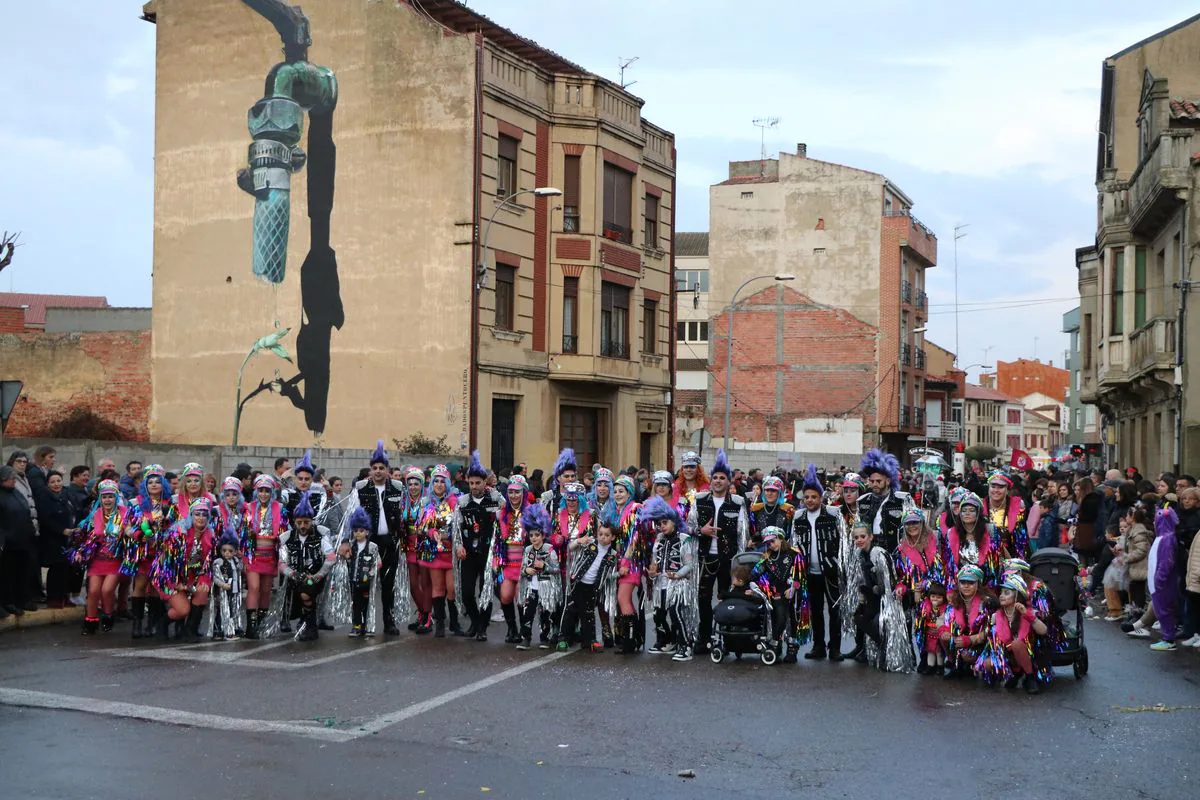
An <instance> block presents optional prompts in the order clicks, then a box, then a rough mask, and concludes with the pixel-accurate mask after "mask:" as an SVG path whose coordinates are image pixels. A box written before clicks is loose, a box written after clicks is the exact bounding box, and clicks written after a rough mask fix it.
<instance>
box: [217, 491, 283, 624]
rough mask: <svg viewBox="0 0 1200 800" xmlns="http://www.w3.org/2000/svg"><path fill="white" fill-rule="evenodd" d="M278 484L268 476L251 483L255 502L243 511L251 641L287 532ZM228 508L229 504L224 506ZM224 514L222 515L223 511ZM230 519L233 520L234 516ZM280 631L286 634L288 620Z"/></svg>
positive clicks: (268, 597)
mask: <svg viewBox="0 0 1200 800" xmlns="http://www.w3.org/2000/svg"><path fill="white" fill-rule="evenodd" d="M276 488H277V484H276V483H275V479H274V478H273V477H272V476H270V475H259V476H258V477H257V478H256V479H255V480H254V500H253V502H251V503H249V504H248V505H247V506H246V509H245V512H244V514H245V527H244V528H243V534H244V536H245V537H246V540H247V552H248V553H249V555H248V557H247V561H246V608H247V609H249V611H248V613H249V614H250V615H251V616H253V617H254V622H252V623H251V625H250V638H251V639H255V638H258V624H259V622H260V621H261V620H262V617H263V616H264V615H265V614H266V613H267V609H268V608H270V606H271V587H272V585H273V584H274V583H275V576H276V575H278V574H279V543H280V539H281V538H282V536H283V533H284V531H286V530H287V529H288V513H287V509H286V508H285V507H284V505H283V503H281V502H279V501H278V500H276V499H275V494H276ZM226 508H227V509H228V508H229V506H228V504H227V505H226ZM222 513H223V512H222ZM230 516H233V517H236V516H237V514H236V513H231V514H230ZM280 630H282V631H285V632H286V631H288V630H289V628H288V626H287V620H283V621H282V623H281V624H280Z"/></svg>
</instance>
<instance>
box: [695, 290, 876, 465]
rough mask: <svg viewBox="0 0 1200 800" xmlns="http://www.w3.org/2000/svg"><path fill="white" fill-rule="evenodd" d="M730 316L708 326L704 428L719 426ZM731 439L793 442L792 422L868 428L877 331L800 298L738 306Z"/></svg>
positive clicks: (775, 294)
mask: <svg viewBox="0 0 1200 800" xmlns="http://www.w3.org/2000/svg"><path fill="white" fill-rule="evenodd" d="M728 323H729V317H728V312H726V313H723V314H721V315H719V316H717V317H716V318H714V319H713V321H712V326H711V329H710V330H711V332H710V350H709V352H710V353H711V354H712V355H711V358H712V370H711V371H712V376H713V378H712V382H711V384H710V386H711V390H712V399H711V401H710V402H709V405H708V408H709V412H708V414H707V416H706V424H707V426H708V429H709V432H710V433H711V434H712V435H714V436H716V437H721V436H723V435H724V424H725V416H724V415H725V385H726V384H725V381H726V373H725V359H726V346H727V345H726V342H727V341H728V333H727V332H728ZM733 338H734V346H733V385H732V395H733V402H732V407H731V409H730V427H731V428H732V431H731V433H732V436H733V438H734V439H736V440H738V441H744V442H765V441H771V442H792V441H793V440H794V437H795V420H796V419H810V418H814V417H832V416H840V415H843V414H849V415H850V416H852V417H861V418H862V419H863V420H864V429H866V428H867V427H870V426H871V425H872V424H873V421H874V415H875V407H876V396H875V392H874V391H873V390H874V387H875V382H876V381H877V380H878V378H877V377H876V360H875V341H876V330H875V328H874V327H872V326H870V325H867V324H866V323H864V322H862V321H861V320H859V319H857V318H855V317H854V316H853V315H852V314H850V313H849V312H848V311H844V310H842V309H835V308H829V307H827V306H822V305H819V304H817V303H814V302H813V301H812V300H810V299H809V298H808V297H806V296H804V295H802V294H800V293H799V292H795V291H792V290H791V289H785V288H781V287H771V288H768V289H765V290H763V291H761V292H759V293H757V294H755V295H752V296H751V297H750V298H748V299H746V300H744V301H742V302H740V303H739V304H738V311H737V312H736V317H735V319H734V328H733Z"/></svg>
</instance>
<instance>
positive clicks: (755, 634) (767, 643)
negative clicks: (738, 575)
mask: <svg viewBox="0 0 1200 800" xmlns="http://www.w3.org/2000/svg"><path fill="white" fill-rule="evenodd" d="M761 557H762V554H761V553H753V552H748V553H739V554H738V555H736V556H734V559H733V566H735V567H736V566H738V565H739V564H744V565H746V566H753V565H754V564H757V563H758V560H759V559H760V558H761ZM771 644H772V642H771V601H769V600H767V599H766V598H764V597H762V596H761V595H759V594H757V593H755V594H752V595H750V596H747V597H730V598H729V599H728V600H722V601H720V602H719V603H717V607H716V608H715V609H713V635H712V642H711V645H710V648H709V651H708V657H709V658H711V659H712V662H713V663H714V664H720V663H721V662H722V661H724V660H725V656H726V654H728V653H733V655H734V656H735V657H736V658H737V659H738V660H739V661H740V660H741V658H742V656H743V655H745V654H746V653H757V654H758V657H759V658H760V659H762V663H763V664H765V665H766V666H768V667H769V666H771V665H772V664H774V663H775V660H776V659H777V658H778V657H779V654H778V653H777V652H775V650H774V648H772V646H771Z"/></svg>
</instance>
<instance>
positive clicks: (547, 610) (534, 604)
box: [517, 503, 562, 650]
mask: <svg viewBox="0 0 1200 800" xmlns="http://www.w3.org/2000/svg"><path fill="white" fill-rule="evenodd" d="M521 523H522V525H523V526H524V528H525V535H526V536H528V537H529V545H528V546H527V547H526V548H525V554H524V556H523V558H522V560H521V583H520V588H519V590H518V596H519V597H520V598H521V601H522V605H521V642H520V643H519V644H518V645H517V649H518V650H528V649H529V646H530V644H531V642H532V639H533V620H534V617H537V618H538V623H539V631H538V647H539V648H541V649H542V650H548V649H549V648H551V647H552V646H553V645H554V639H555V637H556V636H557V635H558V630H557V629H556V628H554V627H553V625H552V622H553V621H554V619H555V616H554V612H555V611H557V610H558V608H559V605H560V603H561V601H562V576H561V575H560V573H559V571H558V553H556V552H555V551H554V548H553V547H551V546H550V542H549V541H548V539H547V534H548V533H549V532H550V530H551V529H552V525H551V523H550V515H549V514H547V513H546V508H545V506H543V505H542V504H541V503H533V504H531V505H529V506H528V507H527V508H526V509H525V511H524V512H523V513H522V515H521Z"/></svg>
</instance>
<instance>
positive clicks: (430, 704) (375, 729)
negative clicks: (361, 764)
mask: <svg viewBox="0 0 1200 800" xmlns="http://www.w3.org/2000/svg"><path fill="white" fill-rule="evenodd" d="M572 652H574V651H568V652H566V653H550V654H549V655H546V656H542V657H541V658H539V659H536V660H534V661H529V662H526V663H524V664H520V665H518V666H515V667H512V668H510V669H506V670H504V671H503V672H497V673H496V674H495V675H489V676H488V677H486V678H483V679H481V680H477V681H475V682H474V683H468V684H467V685H466V686H460V687H458V688H457V689H454V690H452V691H449V692H446V693H445V694H439V695H438V696H436V697H431V698H429V699H428V700H422V701H421V702H419V703H413V704H412V705H411V706H407V707H405V708H402V709H400V710H399V711H393V712H391V713H390V714H384V715H383V716H380V717H376V718H375V719H373V720H370V721H368V722H366V723H364V724H363V725H362V726H361V728H360V729H359V730H358V731H356V733H357V734H358V735H360V736H365V735H367V734H371V733H379V732H380V731H381V730H383V729H384V728H389V727H391V726H392V725H396V724H398V723H401V722H404V721H405V720H407V719H412V718H413V717H415V716H417V715H419V714H424V713H425V712H426V711H432V710H433V709H435V708H437V707H438V706H444V705H445V704H446V703H452V702H454V701H455V700H458V699H459V698H460V697H466V696H467V695H469V694H474V693H475V692H479V691H482V690H484V689H487V688H488V687H490V686H495V685H496V684H497V683H501V682H503V681H506V680H508V679H509V678H515V677H517V676H518V675H522V674H524V673H526V672H529V671H530V670H535V669H537V668H539V667H544V666H545V665H547V664H551V663H553V662H555V661H557V660H559V659H560V658H566V657H567V656H569V655H571V653H572Z"/></svg>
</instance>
